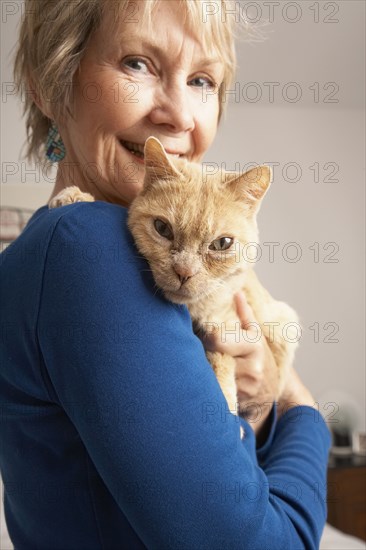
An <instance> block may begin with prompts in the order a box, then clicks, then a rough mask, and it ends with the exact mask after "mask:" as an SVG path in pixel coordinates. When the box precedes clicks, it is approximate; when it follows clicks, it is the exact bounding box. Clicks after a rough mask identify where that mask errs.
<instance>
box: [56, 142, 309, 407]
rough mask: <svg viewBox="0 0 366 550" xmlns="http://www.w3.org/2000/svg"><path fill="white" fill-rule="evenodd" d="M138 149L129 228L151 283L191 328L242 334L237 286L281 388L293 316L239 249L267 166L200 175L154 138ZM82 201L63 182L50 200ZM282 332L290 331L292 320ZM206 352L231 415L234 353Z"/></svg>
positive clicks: (250, 230)
mask: <svg viewBox="0 0 366 550" xmlns="http://www.w3.org/2000/svg"><path fill="white" fill-rule="evenodd" d="M144 156H145V168H146V176H145V181H144V187H143V190H142V191H141V193H140V194H139V195H138V197H136V199H134V201H133V202H132V204H131V206H130V208H129V215H128V227H129V229H130V231H131V233H132V235H133V237H134V240H135V243H136V246H137V248H138V250H139V252H140V253H141V254H142V255H143V256H144V257H145V258H146V260H147V261H148V263H149V266H150V268H151V270H152V273H153V276H154V279H155V282H156V284H157V286H158V287H159V288H160V289H161V290H162V291H163V293H164V295H165V297H166V298H167V299H168V300H170V301H172V302H175V303H179V304H186V305H187V307H188V309H189V312H190V314H191V317H192V320H193V322H194V326H195V327H196V329H198V330H203V331H205V330H207V329H211V328H212V327H215V326H216V327H221V328H223V329H224V333H225V331H226V332H228V331H230V330H234V331H236V333H237V334H238V335H241V336H242V337H245V332H243V331H241V327H240V325H239V318H238V316H237V314H236V310H235V305H234V301H233V296H234V294H235V293H236V292H238V291H239V290H243V291H244V293H245V295H246V298H247V300H248V302H249V304H250V305H251V307H252V309H253V311H254V315H255V317H256V319H257V320H258V323H259V327H260V330H262V332H263V334H264V335H265V337H266V338H267V340H268V343H269V346H270V348H271V350H272V353H273V355H274V358H275V362H276V365H277V369H278V395H279V394H280V392H281V389H282V387H283V383H284V380H285V377H286V372H287V369H288V367H289V366H290V365H291V363H292V361H293V357H294V353H295V348H296V346H297V344H296V342H294V340H296V338H293V337H291V340H292V342H288V341H286V339H285V338H284V337H283V335H282V334H283V333H282V331H283V327H284V326H285V325H286V324H288V323H290V324H291V323H293V324H294V325H295V326H296V324H297V322H298V319H297V315H296V313H295V312H294V311H293V310H292V309H291V308H290V307H289V306H288V305H287V304H285V303H284V302H279V301H276V300H274V299H273V298H272V297H271V296H270V294H269V293H268V292H267V290H266V289H265V288H264V287H263V286H262V285H261V283H260V282H259V280H258V278H257V276H256V274H255V272H254V270H253V267H252V264H251V263H248V262H247V261H246V253H245V247H246V246H247V245H248V243H258V229H257V222H256V214H257V212H258V209H259V207H260V204H261V200H262V198H263V196H264V194H265V193H266V191H267V189H268V187H269V185H270V178H271V174H270V169H269V168H268V167H266V166H261V167H258V168H254V169H253V170H250V171H249V172H246V173H245V174H237V175H235V174H234V175H233V174H229V173H224V172H220V173H217V174H211V175H206V176H205V175H204V173H203V170H202V166H201V165H200V164H195V163H190V162H187V161H186V160H184V159H179V158H174V157H171V156H168V155H167V154H166V153H165V151H164V148H163V146H162V145H161V143H160V142H159V141H158V140H157V139H156V138H153V137H151V138H148V140H147V141H146V144H145V155H144ZM84 195H85V197H84ZM83 197H84V198H83ZM80 200H81V201H82V200H87V201H90V200H93V197H91V195H88V194H83V193H81V192H80V190H79V189H78V188H77V187H71V188H66V189H65V190H64V191H62V192H61V193H59V195H57V197H55V198H54V199H53V201H51V203H50V207H51V208H52V207H55V206H60V205H62V204H68V203H70V202H76V201H80ZM273 323H275V325H274V324H273ZM292 330H293V329H292ZM286 334H287V335H291V326H290V325H289V328H288V329H287V332H286ZM207 358H208V360H209V361H210V363H211V365H212V367H213V369H214V372H215V374H216V376H217V379H218V381H219V383H220V386H221V389H222V391H223V393H224V395H225V397H226V400H227V402H228V405H229V408H230V410H231V411H232V412H233V413H234V414H236V413H237V412H238V409H237V396H236V384H235V360H234V359H233V357H231V356H229V355H223V354H221V353H217V352H207Z"/></svg>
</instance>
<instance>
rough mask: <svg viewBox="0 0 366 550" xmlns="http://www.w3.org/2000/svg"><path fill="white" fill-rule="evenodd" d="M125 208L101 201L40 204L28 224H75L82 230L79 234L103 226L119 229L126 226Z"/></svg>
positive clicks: (97, 229) (100, 228)
mask: <svg viewBox="0 0 366 550" xmlns="http://www.w3.org/2000/svg"><path fill="white" fill-rule="evenodd" d="M126 220H127V209H126V208H124V207H122V206H119V205H116V204H110V203H107V202H103V201H95V202H76V203H73V204H69V205H67V206H61V207H58V208H49V207H48V206H42V207H41V208H39V210H37V211H36V212H35V213H34V215H33V216H32V218H31V219H30V222H29V224H28V225H32V224H33V223H37V224H42V226H55V225H61V226H63V225H65V226H69V227H72V226H75V229H79V230H82V232H81V234H80V236H81V237H82V236H85V234H87V233H93V232H99V231H100V230H103V227H106V226H107V227H108V229H109V230H110V229H111V228H112V227H116V228H117V227H118V229H119V230H121V225H122V228H125V227H126Z"/></svg>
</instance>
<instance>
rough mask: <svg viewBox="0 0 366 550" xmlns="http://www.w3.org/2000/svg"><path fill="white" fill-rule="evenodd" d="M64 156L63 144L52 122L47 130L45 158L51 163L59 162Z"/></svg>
mask: <svg viewBox="0 0 366 550" xmlns="http://www.w3.org/2000/svg"><path fill="white" fill-rule="evenodd" d="M65 155H66V149H65V144H64V142H63V141H62V138H61V136H60V132H59V131H58V128H57V126H56V124H55V123H54V122H52V125H51V126H50V128H49V130H48V136H47V141H46V157H47V158H48V160H50V161H51V162H60V160H62V159H63V158H64V157H65Z"/></svg>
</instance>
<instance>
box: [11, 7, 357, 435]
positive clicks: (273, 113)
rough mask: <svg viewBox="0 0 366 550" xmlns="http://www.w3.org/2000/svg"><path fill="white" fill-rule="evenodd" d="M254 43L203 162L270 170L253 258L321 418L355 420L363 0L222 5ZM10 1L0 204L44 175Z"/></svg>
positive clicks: (46, 179) (42, 189)
mask: <svg viewBox="0 0 366 550" xmlns="http://www.w3.org/2000/svg"><path fill="white" fill-rule="evenodd" d="M235 6H236V13H235V16H236V17H237V18H238V19H240V20H247V21H249V22H251V23H252V24H253V26H254V28H255V29H257V31H258V32H257V34H258V35H262V36H263V39H262V40H260V41H248V40H246V36H245V33H242V36H241V37H240V39H239V41H238V63H239V68H238V72H237V76H236V79H235V82H234V83H233V85H232V87H231V88H230V90H226V95H225V97H226V99H227V112H226V114H225V116H224V119H223V120H222V121H221V123H220V130H219V132H218V136H217V138H216V141H215V143H214V145H213V147H212V148H211V150H210V151H209V152H208V154H207V155H206V158H205V163H207V170H209V171H212V170H215V169H217V168H225V169H227V170H240V171H244V170H246V169H249V168H250V167H251V166H253V165H256V164H257V163H268V164H271V166H272V167H273V173H274V178H273V183H272V186H271V188H270V190H269V192H268V194H267V196H266V197H265V199H264V202H263V206H262V209H261V212H260V214H259V227H260V238H261V248H260V254H261V255H260V258H259V259H258V262H257V266H256V269H257V271H258V273H259V275H260V278H261V280H262V281H263V283H264V284H265V285H266V286H267V288H268V289H269V290H270V292H271V293H272V294H273V296H274V297H276V298H278V299H281V300H284V301H287V302H289V303H290V304H291V305H292V306H293V307H294V308H295V309H296V310H297V312H298V313H299V316H300V319H301V324H302V333H301V338H300V347H299V351H298V354H297V358H296V368H297V369H298V371H299V372H300V374H301V376H302V377H303V379H304V380H305V382H306V383H307V384H308V385H309V387H310V389H311V391H312V393H313V394H314V395H315V397H316V399H317V401H318V403H319V409H320V411H321V412H322V413H323V415H324V416H325V417H326V418H327V420H328V421H330V422H332V421H335V420H336V421H337V422H338V421H339V422H341V423H342V422H343V423H344V422H346V424H347V426H349V427H350V429H352V430H353V431H365V429H366V426H365V385H366V384H365V305H364V304H365V301H364V298H365V296H364V282H365V267H364V266H365V264H364V250H365V248H364V244H365V243H364V238H365V227H364V208H365V202H364V198H365V3H364V2H363V1H357V0H356V1H352V0H347V1H344V0H343V1H337V2H324V1H320V2H313V1H309V2H308V1H303V0H301V2H284V1H279V2H266V1H258V2H243V1H241V2H236V3H235ZM21 9H22V2H21V1H20V0H19V1H10V2H7V1H2V2H1V10H2V14H1V16H2V24H1V28H2V34H1V71H2V73H1V80H2V96H1V167H2V181H1V205H2V207H4V206H17V207H22V208H25V209H35V208H37V207H39V206H41V205H43V204H45V203H46V202H47V199H48V197H49V195H50V192H51V189H52V181H53V178H54V172H52V171H49V172H45V171H42V170H41V169H40V167H39V166H32V165H30V164H28V163H27V162H26V161H25V160H24V159H23V158H22V157H21V151H22V146H23V144H24V140H25V128H24V121H23V120H22V117H21V111H22V103H21V101H20V99H19V98H17V97H16V95H15V92H14V84H13V77H12V70H11V67H12V58H13V53H14V45H15V42H16V38H17V28H18V24H19V18H20V14H21Z"/></svg>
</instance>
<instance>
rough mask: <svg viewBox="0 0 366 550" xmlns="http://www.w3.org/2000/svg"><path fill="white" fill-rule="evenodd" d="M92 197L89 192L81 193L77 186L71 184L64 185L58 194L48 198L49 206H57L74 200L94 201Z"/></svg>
mask: <svg viewBox="0 0 366 550" xmlns="http://www.w3.org/2000/svg"><path fill="white" fill-rule="evenodd" d="M94 200H95V199H94V197H93V196H92V195H90V194H89V193H83V192H82V191H81V190H80V189H79V187H77V186H76V185H73V186H71V187H66V188H65V189H63V190H62V191H60V193H58V195H56V196H55V197H53V199H51V200H50V203H49V205H48V206H49V208H58V207H59V206H66V205H67V204H72V203H74V202H94Z"/></svg>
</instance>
